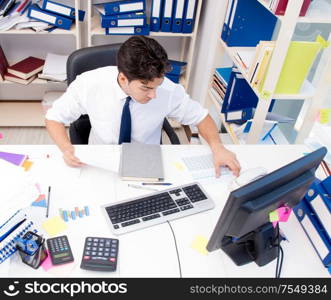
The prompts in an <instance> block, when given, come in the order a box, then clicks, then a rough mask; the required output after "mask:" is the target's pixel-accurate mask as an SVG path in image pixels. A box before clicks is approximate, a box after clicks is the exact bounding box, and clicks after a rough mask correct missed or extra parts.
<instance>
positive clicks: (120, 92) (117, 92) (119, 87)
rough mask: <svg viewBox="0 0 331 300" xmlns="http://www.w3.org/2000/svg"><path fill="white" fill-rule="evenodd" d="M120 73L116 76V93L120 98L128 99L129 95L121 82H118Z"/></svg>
mask: <svg viewBox="0 0 331 300" xmlns="http://www.w3.org/2000/svg"><path fill="white" fill-rule="evenodd" d="M117 78H118V75H117V76H116V83H115V90H116V95H117V97H118V99H119V100H123V99H126V97H127V96H128V95H127V94H126V93H125V92H124V91H123V90H122V88H121V86H120V84H119V83H118V80H117Z"/></svg>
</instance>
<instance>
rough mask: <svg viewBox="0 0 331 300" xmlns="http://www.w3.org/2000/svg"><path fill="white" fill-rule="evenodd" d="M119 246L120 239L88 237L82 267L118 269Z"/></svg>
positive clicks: (89, 268)
mask: <svg viewBox="0 0 331 300" xmlns="http://www.w3.org/2000/svg"><path fill="white" fill-rule="evenodd" d="M118 246H119V241H118V239H111V238H100V237H87V238H86V239H85V244H84V250H83V257H82V263H81V265H80V267H81V268H82V269H85V270H92V271H108V272H114V271H116V267H117V257H118Z"/></svg>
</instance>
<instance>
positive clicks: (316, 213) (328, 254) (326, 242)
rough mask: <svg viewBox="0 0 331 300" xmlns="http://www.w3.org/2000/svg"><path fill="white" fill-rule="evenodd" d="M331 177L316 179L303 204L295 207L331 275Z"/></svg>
mask: <svg viewBox="0 0 331 300" xmlns="http://www.w3.org/2000/svg"><path fill="white" fill-rule="evenodd" d="M330 196H331V176H329V177H328V178H326V179H324V180H323V181H320V180H318V179H316V180H315V181H314V182H313V184H312V185H311V186H310V188H309V190H308V192H307V194H306V195H305V196H304V198H303V199H302V200H301V202H300V203H299V204H298V205H297V206H296V207H294V210H293V211H294V214H295V216H296V217H297V219H298V220H299V222H300V225H301V226H302V228H303V230H304V232H305V233H306V235H307V237H308V239H309V241H310V242H311V244H312V246H313V247H314V249H315V251H316V253H317V255H318V256H319V258H320V259H321V261H322V263H323V265H324V266H325V267H326V268H327V269H328V271H329V273H330V274H331V200H330V199H331V197H330Z"/></svg>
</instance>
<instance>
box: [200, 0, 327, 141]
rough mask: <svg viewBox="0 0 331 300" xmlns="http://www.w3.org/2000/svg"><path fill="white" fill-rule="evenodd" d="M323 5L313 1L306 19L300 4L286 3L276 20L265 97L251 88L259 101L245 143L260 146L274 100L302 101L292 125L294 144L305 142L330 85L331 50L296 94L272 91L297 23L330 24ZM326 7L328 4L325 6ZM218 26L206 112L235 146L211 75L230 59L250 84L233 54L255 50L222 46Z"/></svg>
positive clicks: (234, 139) (263, 2)
mask: <svg viewBox="0 0 331 300" xmlns="http://www.w3.org/2000/svg"><path fill="white" fill-rule="evenodd" d="M256 1H259V2H260V3H261V4H262V5H263V6H264V8H265V9H269V8H268V6H267V3H266V1H265V0H256ZM322 2H323V3H324V2H325V1H323V0H315V1H313V2H312V4H311V5H313V3H314V5H315V6H314V7H310V8H309V9H308V12H307V14H306V16H304V17H299V12H300V9H301V5H302V3H303V0H297V1H289V3H288V6H287V9H286V13H285V15H284V16H276V17H277V18H278V23H279V26H278V34H277V36H276V37H274V40H275V43H276V45H275V49H274V51H273V55H272V58H271V61H270V65H269V69H268V72H267V75H266V78H265V83H264V86H263V91H267V92H268V93H264V94H262V93H260V92H259V91H257V90H256V89H254V88H253V91H254V93H255V94H256V95H257V97H258V99H259V101H258V104H257V107H256V111H255V115H254V119H253V124H252V128H251V130H250V133H249V135H248V137H247V141H246V143H248V144H256V143H258V142H259V139H260V136H261V132H262V129H263V124H264V120H265V118H266V115H267V112H268V108H269V106H270V102H271V100H272V99H276V101H291V100H303V106H302V108H301V110H300V113H299V115H298V117H297V119H296V122H295V125H294V130H295V131H296V139H295V143H302V142H303V141H304V139H305V138H306V137H308V135H309V132H310V130H311V128H312V127H313V124H314V121H315V116H316V115H317V112H318V110H319V109H320V108H321V106H322V104H323V101H324V99H325V97H326V95H327V92H328V85H330V78H329V77H330V76H329V75H328V74H330V72H331V50H330V47H328V48H326V49H324V50H322V55H321V59H320V63H319V65H318V68H317V70H316V72H315V75H316V74H318V75H319V76H315V77H314V79H313V80H312V82H309V81H308V80H305V81H304V84H303V85H302V87H301V90H300V92H299V93H298V94H275V93H274V92H273V91H274V90H275V88H276V84H277V82H278V78H279V75H280V72H281V70H282V66H283V63H284V61H285V57H286V54H287V50H288V47H289V45H290V42H291V38H292V35H293V33H294V31H295V27H296V25H297V23H315V22H316V23H328V24H331V19H330V17H329V15H330V14H329V15H328V14H327V12H330V11H331V5H330V7H329V9H330V10H329V11H328V10H327V9H322V10H321V9H320V6H319V5H320V4H321V3H322ZM325 3H326V2H325ZM325 5H328V4H327V3H326V4H325ZM217 26H218V35H217V37H216V39H217V47H216V49H214V62H213V68H212V70H211V72H210V77H209V78H210V81H209V86H208V88H207V92H206V98H205V99H206V101H205V106H206V107H208V108H210V107H211V106H213V107H214V108H215V109H216V110H217V112H218V116H219V118H220V121H221V123H222V124H223V126H224V127H225V129H226V130H227V132H228V134H229V135H230V137H231V138H232V140H233V142H234V143H238V142H239V141H238V138H237V137H236V136H235V134H234V131H233V130H232V128H231V126H232V125H231V124H227V123H226V122H225V118H224V116H223V115H222V114H221V113H220V104H219V102H218V101H217V99H216V97H215V96H214V95H213V94H212V92H211V83H212V76H213V74H214V70H215V67H220V66H221V65H220V61H221V60H222V59H223V58H224V56H227V57H229V58H230V60H231V61H232V62H233V64H234V65H236V66H237V68H238V69H239V71H240V72H241V73H242V74H243V77H244V78H245V80H246V81H247V82H248V83H249V80H248V77H247V75H246V72H245V70H243V68H242V66H241V65H240V64H239V63H238V62H237V60H236V59H235V53H236V51H237V50H247V49H254V48H246V47H228V46H227V45H226V43H225V42H223V40H222V39H221V38H220V36H221V30H222V28H223V20H220V21H219V22H218V23H217ZM328 40H329V41H330V36H329V37H328Z"/></svg>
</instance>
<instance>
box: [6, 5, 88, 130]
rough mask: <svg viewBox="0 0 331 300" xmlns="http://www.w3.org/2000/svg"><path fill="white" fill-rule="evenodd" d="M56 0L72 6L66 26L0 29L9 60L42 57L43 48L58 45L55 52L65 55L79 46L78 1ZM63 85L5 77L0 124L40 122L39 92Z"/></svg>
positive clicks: (49, 49)
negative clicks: (72, 16)
mask: <svg viewBox="0 0 331 300" xmlns="http://www.w3.org/2000/svg"><path fill="white" fill-rule="evenodd" d="M57 2H59V3H63V4H66V5H71V6H74V7H75V10H76V16H77V17H76V21H75V24H73V25H72V26H71V29H70V30H64V29H59V28H57V29H55V30H53V31H51V32H46V31H41V32H36V31H34V30H32V29H29V28H27V29H19V30H17V29H10V30H8V31H0V45H1V46H2V48H3V49H4V51H5V53H6V56H7V59H8V61H9V63H10V64H13V63H15V62H16V61H18V60H21V59H22V58H24V56H29V55H35V56H37V57H45V56H46V54H47V52H53V53H57V49H61V50H60V51H61V53H59V54H66V55H68V54H70V52H72V51H73V50H76V49H79V48H81V47H82V40H81V34H82V32H81V22H79V21H78V9H80V8H81V7H80V5H81V1H80V0H57ZM77 24H78V25H77ZM31 40H32V41H33V42H32V43H31ZM68 44H70V45H68ZM36 45H38V46H37V47H36ZM63 45H68V46H63ZM17 47H19V48H17ZM65 89H66V83H59V82H51V81H46V80H42V79H39V78H37V79H35V80H34V81H32V82H31V83H30V84H28V85H21V84H18V83H13V82H9V81H3V82H0V110H1V114H2V115H1V118H0V119H1V121H0V126H44V116H43V111H42V107H41V103H40V100H37V99H41V97H42V96H41V95H43V94H44V92H46V91H51V90H57V91H61V90H62V91H64V90H65ZM17 100H20V101H17ZM22 100H23V101H22Z"/></svg>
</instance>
